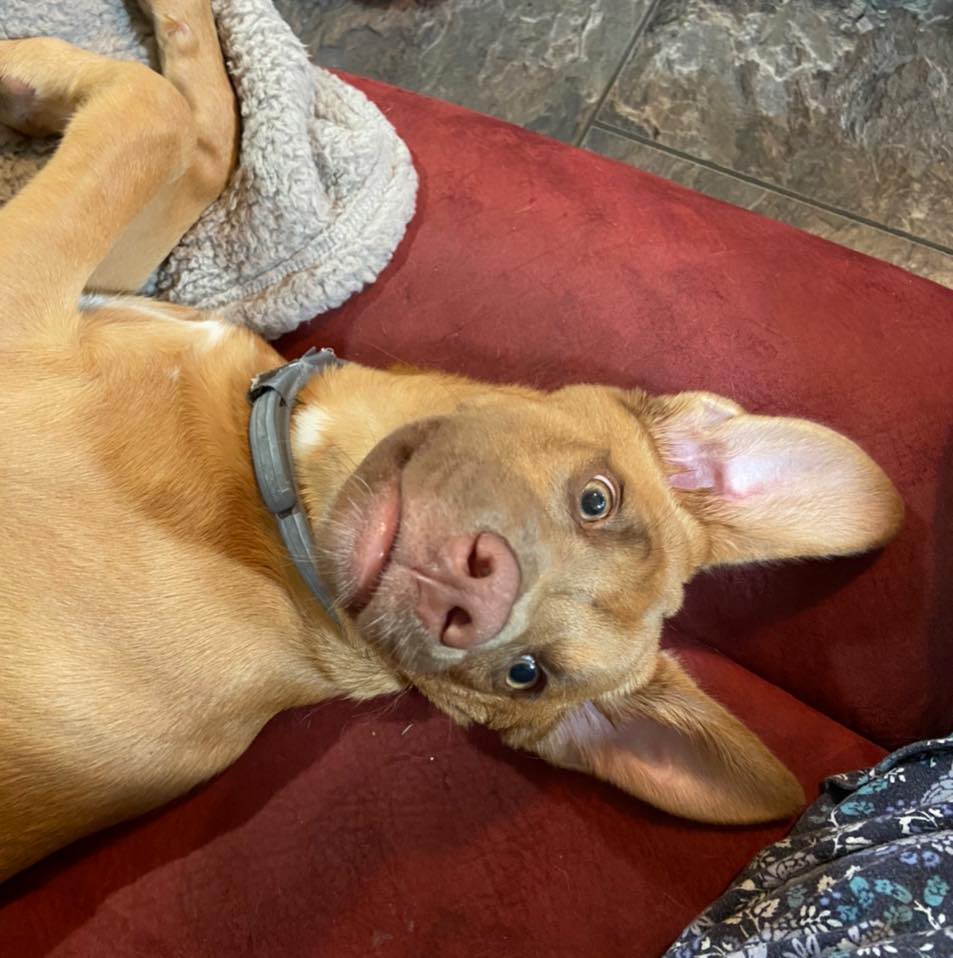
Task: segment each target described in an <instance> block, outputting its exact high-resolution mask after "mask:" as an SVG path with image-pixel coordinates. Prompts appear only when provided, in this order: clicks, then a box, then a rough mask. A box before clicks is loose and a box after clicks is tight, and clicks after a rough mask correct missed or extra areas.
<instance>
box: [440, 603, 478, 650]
mask: <svg viewBox="0 0 953 958" xmlns="http://www.w3.org/2000/svg"><path fill="white" fill-rule="evenodd" d="M472 623H473V618H472V616H471V615H470V613H469V612H467V610H466V609H461V608H460V606H454V607H453V608H452V609H451V610H450V611H449V612H448V613H447V618H446V619H445V620H444V623H443V630H442V632H441V633H440V641H441V642H443V644H444V645H450V646H454V647H456V648H463V647H465V646H466V645H467V644H468V643H467V642H466V639H467V637H468V634H469V632H470V631H471V628H470V626H471V625H472Z"/></svg>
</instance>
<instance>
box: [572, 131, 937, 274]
mask: <svg viewBox="0 0 953 958" xmlns="http://www.w3.org/2000/svg"><path fill="white" fill-rule="evenodd" d="M589 128H590V129H596V130H602V131H603V132H604V133H614V134H615V135H616V136H621V137H622V138H623V139H626V140H631V141H632V142H634V143H639V144H641V145H642V146H649V147H651V148H652V149H655V150H658V151H659V152H660V153H667V154H668V155H669V156H674V157H677V158H678V159H681V160H687V161H688V162H690V163H695V164H697V165H698V166H702V167H704V168H705V169H708V170H712V171H714V172H715V173H721V174H723V175H724V176H729V177H732V178H733V179H736V180H740V181H741V182H742V183H748V184H749V185H750V186H757V187H760V188H761V189H763V190H768V191H769V192H771V193H777V194H779V195H780V196H786V197H788V199H792V200H797V201H798V202H799V203H804V204H805V206H812V207H814V208H815V209H819V210H824V211H825V212H827V213H833V214H834V215H835V216H840V217H843V218H844V219H846V220H851V221H852V222H854V223H860V224H861V225H862V226H869V227H871V228H872V229H876V230H879V231H880V232H882V233H887V234H889V235H890V236H895V237H897V238H898V239H904V240H907V241H908V242H910V243H914V244H915V245H917V246H922V247H924V248H926V249H930V250H933V251H934V252H936V253H943V254H944V255H946V256H953V249H951V248H950V247H947V246H943V245H942V244H941V243H936V242H934V241H933V240H929V239H926V238H925V237H922V236H916V235H914V234H913V233H907V232H906V231H905V230H901V229H898V228H897V227H895V226H888V225H887V224H886V223H878V222H877V221H876V220H871V219H867V217H865V216H861V215H860V214H859V213H853V212H851V211H850V210H845V209H842V208H841V207H839V206H832V205H831V204H830V203H825V202H823V200H817V199H814V198H812V197H809V196H804V195H803V194H801V193H797V192H795V191H794V190H789V189H787V188H786V187H784V186H778V185H777V184H776V183H769V182H767V181H766V180H759V179H758V178H757V177H754V176H749V175H748V174H747V173H739V172H738V171H737V170H732V169H730V168H729V167H726V166H721V165H720V164H718V163H714V162H712V161H711V160H704V159H701V158H700V157H697V156H692V154H691V153H686V152H684V151H683V150H679V149H677V148H676V147H673V146H667V145H665V144H663V143H659V142H657V141H656V140H653V139H651V137H647V136H643V135H641V134H639V133H633V132H632V131H631V130H624V129H622V127H618V126H615V125H614V124H612V123H607V122H606V121H605V120H596V119H593V120H592V122H591V123H590V124H589Z"/></svg>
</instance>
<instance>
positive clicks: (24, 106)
mask: <svg viewBox="0 0 953 958" xmlns="http://www.w3.org/2000/svg"><path fill="white" fill-rule="evenodd" d="M61 46H64V47H66V46H68V45H67V44H61V42H60V41H58V40H50V39H47V38H36V39H29V40H0V126H5V127H8V128H9V129H12V130H14V131H15V132H16V133H21V134H23V135H25V136H50V135H51V134H53V133H61V132H62V131H63V128H64V127H65V126H66V124H67V122H68V121H69V118H70V115H71V113H72V109H71V107H70V105H69V104H68V103H67V102H66V100H65V98H64V97H63V96H62V95H57V94H55V93H53V92H52V91H51V92H49V93H44V92H43V90H44V87H46V86H49V87H51V88H54V89H55V86H56V84H52V83H44V76H45V74H47V73H48V72H50V71H51V70H53V71H55V59H56V57H57V54H58V53H59V54H60V55H61V50H60V47H61Z"/></svg>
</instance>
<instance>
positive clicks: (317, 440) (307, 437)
mask: <svg viewBox="0 0 953 958" xmlns="http://www.w3.org/2000/svg"><path fill="white" fill-rule="evenodd" d="M330 424H331V417H330V416H329V415H328V413H327V412H326V410H324V409H323V408H322V407H321V406H316V405H313V404H312V405H310V406H305V407H304V408H303V409H301V410H299V411H298V412H297V413H296V414H295V417H294V422H293V423H292V425H291V429H292V444H293V446H294V450H295V452H296V453H304V454H307V453H309V452H313V451H314V450H315V449H317V448H318V446H320V445H321V442H322V440H323V439H324V434H325V432H326V431H327V428H328V426H329V425H330Z"/></svg>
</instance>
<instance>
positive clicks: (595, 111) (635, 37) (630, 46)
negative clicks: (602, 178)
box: [573, 0, 661, 146]
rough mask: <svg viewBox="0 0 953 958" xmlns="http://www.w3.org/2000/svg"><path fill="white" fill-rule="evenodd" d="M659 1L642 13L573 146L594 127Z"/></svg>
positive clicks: (653, 2)
mask: <svg viewBox="0 0 953 958" xmlns="http://www.w3.org/2000/svg"><path fill="white" fill-rule="evenodd" d="M659 3H661V0H651V2H650V3H649V6H648V9H647V10H646V11H645V13H644V14H642V19H641V20H640V21H639V22H638V24H637V25H636V28H635V32H634V33H633V34H632V38H631V39H630V40H629V42H628V43H627V44H626V45H625V49H624V50H623V51H622V57H621V58H620V59H619V62H618V64H617V65H616V68H615V69H614V70H613V71H612V73H611V74H610V76H609V82H608V83H607V84H606V88H605V89H604V90H603V91H602V95H601V96H600V97H599V99H598V100H597V101H596V103H595V105H594V106H593V108H592V110H591V111H590V113H589V117H588V119H587V120H586V122H585V123H583V125H582V129H581V130H580V131H579V134H578V135H577V136H576V137H575V139H574V140H573V146H581V145H582V141H583V140H584V139H585V138H586V134H588V132H589V130H591V129H592V125H593V123H594V122H595V119H596V117H597V116H598V115H599V111H600V110H601V109H602V107H603V104H604V103H605V102H606V100H607V99H608V98H609V94H610V93H611V92H612V88H613V87H614V86H615V84H616V80H618V79H619V75H620V74H621V73H622V71H623V70H624V69H625V65H626V64H627V63H628V62H629V59H630V57H631V56H632V52H633V51H634V50H635V45H636V44H637V43H638V42H639V40H640V39H641V38H642V34H643V33H645V30H646V28H647V27H648V25H649V23H651V22H652V19H653V17H654V16H655V11H656V10H657V9H658V6H659Z"/></svg>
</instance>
